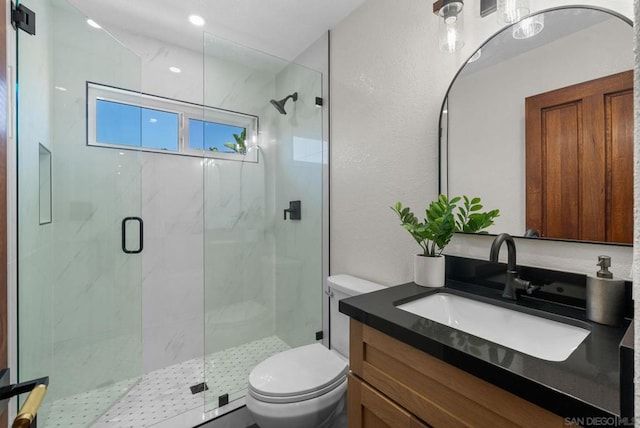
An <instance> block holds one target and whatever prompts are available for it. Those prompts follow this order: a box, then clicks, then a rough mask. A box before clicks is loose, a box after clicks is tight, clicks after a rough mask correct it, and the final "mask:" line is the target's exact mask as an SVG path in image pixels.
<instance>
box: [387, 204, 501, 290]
mask: <svg viewBox="0 0 640 428" xmlns="http://www.w3.org/2000/svg"><path fill="white" fill-rule="evenodd" d="M482 208H483V206H482V205H481V204H480V198H472V199H469V198H468V197H467V196H456V197H454V198H452V199H448V198H447V197H446V196H445V195H439V196H438V199H437V200H435V201H433V202H431V203H430V204H429V206H428V207H427V209H426V212H425V218H424V221H422V222H420V221H419V220H418V218H417V217H416V216H415V215H414V214H413V212H411V209H410V208H409V207H403V206H402V203H401V202H398V203H397V204H396V205H395V206H394V207H391V209H392V210H393V211H395V212H396V213H397V214H398V216H399V217H400V221H401V225H402V227H403V228H404V229H405V230H406V231H407V232H409V234H410V235H411V237H413V239H414V240H415V241H416V242H417V243H418V245H420V248H422V253H421V254H417V255H416V257H415V259H414V282H415V283H416V284H418V285H423V286H427V287H442V286H443V285H444V276H445V272H444V268H445V261H444V257H443V256H442V251H443V250H444V248H445V247H446V246H447V244H448V243H449V242H450V241H451V238H452V237H453V234H454V233H455V232H470V233H476V232H482V231H483V230H484V229H486V228H487V227H489V226H491V225H492V224H493V220H494V219H495V218H496V217H498V216H499V215H500V211H499V210H490V211H485V212H480V210H481V209H482ZM485 233H486V232H485Z"/></svg>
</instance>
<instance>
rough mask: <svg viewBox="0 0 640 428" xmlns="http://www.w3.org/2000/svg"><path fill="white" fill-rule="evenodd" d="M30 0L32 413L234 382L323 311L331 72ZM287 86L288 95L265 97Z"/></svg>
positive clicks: (23, 184) (98, 407) (22, 115)
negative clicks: (38, 401) (37, 380)
mask: <svg viewBox="0 0 640 428" xmlns="http://www.w3.org/2000/svg"><path fill="white" fill-rule="evenodd" d="M21 3H24V4H25V5H26V6H27V7H29V8H30V9H33V10H35V11H36V12H37V14H38V28H37V35H36V36H29V35H26V34H24V33H19V34H18V36H17V38H18V46H17V55H18V58H17V63H18V64H17V65H18V78H17V80H18V85H17V86H18V88H17V122H18V128H17V129H18V131H17V150H16V152H17V160H16V162H17V183H18V198H17V200H18V202H17V205H18V206H17V207H16V209H17V212H18V225H17V231H18V249H17V256H18V257H17V258H18V266H17V276H18V348H19V349H18V354H19V355H18V364H19V366H18V377H19V380H26V379H30V378H34V377H39V376H50V379H51V380H50V389H49V392H48V394H47V398H46V401H45V405H44V410H43V411H42V413H41V414H40V418H39V420H40V424H41V425H42V426H44V427H48V426H57V425H61V426H67V427H76V426H78V427H88V426H94V425H95V426H101V427H102V426H121V425H127V424H129V425H133V426H153V425H156V424H158V423H161V422H163V421H166V420H170V419H171V418H172V417H174V416H177V415H179V414H181V413H185V412H189V411H192V412H193V411H195V412H200V413H202V412H204V411H208V410H212V409H215V408H217V407H219V406H221V405H224V404H225V403H227V402H230V401H233V400H236V399H238V398H241V397H242V396H244V394H245V393H246V388H247V378H248V373H249V371H250V370H251V369H252V368H253V367H254V366H255V365H256V364H257V363H259V362H260V361H261V360H263V359H264V358H266V357H268V356H269V355H272V354H274V353H276V352H279V351H282V350H285V349H289V348H290V347H295V346H299V345H303V344H308V343H312V342H314V341H316V332H319V331H321V330H322V309H321V302H322V263H323V260H322V209H323V200H322V195H323V190H322V189H323V186H324V183H323V174H322V171H323V164H324V163H326V160H327V157H326V152H325V151H324V150H323V147H324V144H323V135H322V111H321V109H318V108H316V106H315V97H319V96H321V94H322V76H321V73H319V72H318V71H315V70H311V69H309V68H306V67H302V66H300V65H296V64H293V63H290V62H288V61H283V60H281V59H278V58H274V57H272V56H270V55H267V54H264V53H262V52H258V51H255V50H252V49H248V48H246V47H243V46H239V45H237V44H235V43H232V42H230V41H227V40H222V39H220V38H217V37H215V36H213V35H211V34H203V43H202V44H201V45H199V46H178V45H176V44H174V43H172V42H171V41H169V40H157V39H152V38H149V37H146V36H145V35H143V34H139V33H137V32H136V30H135V29H127V28H124V29H123V28H117V27H113V28H110V27H109V26H108V25H103V27H102V28H95V27H94V26H91V25H88V23H87V16H86V15H84V14H83V13H81V12H80V11H78V10H77V9H76V8H74V7H72V6H70V5H69V4H68V3H67V2H66V1H64V0H47V1H44V2H36V1H35V0H34V1H23V2H21ZM94 20H97V19H96V18H95V17H94ZM176 64H179V65H180V69H181V73H175V72H172V71H169V67H170V66H176ZM294 92H297V94H298V97H297V101H295V102H292V101H289V102H288V103H287V105H286V112H287V114H281V113H280V112H279V111H278V110H277V109H275V108H274V106H273V105H272V104H271V103H270V100H280V99H282V98H284V97H286V96H287V95H290V94H292V93H294ZM174 116H175V118H176V124H175V125H174V124H173V122H172V121H173V117H174ZM254 124H255V125H254ZM225 127H227V128H228V131H229V132H228V134H225V135H224V136H220V135H219V134H220V133H221V131H220V129H222V128H225ZM174 131H175V135H176V145H175V148H174V147H173V146H171V144H170V143H166V141H165V140H167V139H169V140H170V139H172V138H173V132H174ZM160 141H162V142H160ZM292 201H294V202H295V201H300V204H301V219H300V220H292V219H290V216H288V215H287V213H286V212H285V210H286V209H288V208H289V207H290V202H292ZM283 217H286V218H284V219H283ZM131 414H135V415H136V416H135V417H132V416H131Z"/></svg>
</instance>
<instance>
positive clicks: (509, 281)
mask: <svg viewBox="0 0 640 428" xmlns="http://www.w3.org/2000/svg"><path fill="white" fill-rule="evenodd" d="M503 242H506V243H507V252H508V256H507V278H506V281H505V283H504V291H503V292H502V297H504V298H505V299H511V300H516V299H517V298H518V296H517V293H516V290H524V291H525V292H526V293H527V294H531V293H533V292H534V291H535V290H537V289H538V288H540V287H539V286H536V285H531V282H529V281H525V280H524V279H520V278H518V272H517V271H516V243H515V241H514V240H513V237H512V236H511V235H509V234H508V233H501V234H500V235H498V236H496V239H494V240H493V243H492V244H491V253H490V254H489V261H491V262H492V263H497V262H498V254H499V253H500V247H502V243H503Z"/></svg>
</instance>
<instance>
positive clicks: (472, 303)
mask: <svg viewBox="0 0 640 428" xmlns="http://www.w3.org/2000/svg"><path fill="white" fill-rule="evenodd" d="M397 308H398V309H402V310H403V311H407V312H411V313H412V314H416V315H418V316H421V317H423V318H427V319H430V320H432V321H435V322H437V323H440V324H444V325H447V326H449V327H452V328H455V329H456V330H461V331H464V332H465V333H469V334H472V335H474V336H477V337H481V338H483V339H486V340H489V341H491V342H494V343H498V344H500V345H503V346H506V347H508V348H511V349H515V350H516V351H520V352H523V353H525V354H528V355H531V356H533V357H537V358H541V359H543V360H548V361H564V360H566V359H567V358H569V355H571V353H572V352H573V351H574V350H575V349H576V348H577V347H578V345H580V343H582V341H583V340H584V339H585V338H586V337H587V336H588V335H589V333H590V331H589V330H587V329H584V328H581V327H576V326H573V325H568V324H563V323H560V322H557V321H553V320H549V319H546V318H540V317H537V316H534V315H529V314H525V313H522V312H518V311H513V310H511V309H506V308H503V307H500V306H494V305H492V304H489V303H484V302H479V301H476V300H472V299H467V298H465V297H460V296H457V295H454V294H449V293H435V294H431V295H429V296H426V297H423V298H420V299H417V300H414V301H412V302H409V303H404V304H402V305H398V306H397Z"/></svg>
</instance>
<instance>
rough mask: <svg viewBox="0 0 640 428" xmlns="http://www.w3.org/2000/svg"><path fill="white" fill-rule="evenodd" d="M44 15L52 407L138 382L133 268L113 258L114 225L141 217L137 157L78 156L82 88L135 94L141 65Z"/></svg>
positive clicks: (82, 141)
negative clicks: (98, 86) (47, 28)
mask: <svg viewBox="0 0 640 428" xmlns="http://www.w3.org/2000/svg"><path fill="white" fill-rule="evenodd" d="M52 10H53V16H52V20H51V23H52V28H51V33H50V40H51V44H50V46H49V56H50V58H51V61H52V71H53V74H52V80H53V82H52V85H51V86H50V87H49V88H48V90H49V91H51V94H52V103H51V105H50V106H49V107H50V109H51V111H52V115H53V117H52V131H53V138H52V159H53V180H52V182H53V218H54V222H53V223H52V229H53V265H52V271H51V280H50V281H49V283H50V286H51V287H52V290H53V291H52V299H51V302H50V304H51V306H52V308H53V324H52V329H51V333H50V334H51V343H52V345H53V349H52V353H51V355H52V372H51V373H50V374H51V376H52V389H53V390H54V391H56V392H57V394H55V395H54V396H53V397H52V398H54V397H55V398H61V397H65V396H68V395H72V394H77V393H78V392H79V391H87V390H91V389H94V388H96V387H100V386H103V385H105V384H109V383H111V382H114V381H119V380H123V379H127V378H134V377H136V376H139V375H140V374H141V373H142V363H141V362H142V347H141V343H140V331H141V316H140V313H141V302H142V290H141V287H140V280H141V260H140V257H138V256H128V255H126V254H124V253H123V252H122V251H120V250H119V248H120V222H121V220H122V219H123V218H124V217H126V216H139V215H140V213H141V202H140V200H141V191H142V181H141V178H142V177H141V174H140V154H139V153H137V152H133V151H119V150H110V149H102V148H95V147H87V146H86V122H85V119H84V118H85V116H86V113H85V110H86V97H85V91H86V86H85V85H86V81H93V82H100V83H104V84H107V85H113V86H118V87H124V88H129V89H132V90H140V87H141V83H140V82H141V61H140V59H139V57H138V56H137V55H135V54H134V53H133V52H131V51H129V50H127V49H124V48H123V46H122V45H121V44H120V43H118V42H117V41H115V40H114V39H113V38H111V37H110V36H109V35H107V34H106V33H104V32H102V31H94V30H93V29H92V28H90V27H88V26H87V25H86V23H85V20H84V19H83V17H82V16H80V15H79V14H77V13H75V12H74V11H72V10H69V9H67V8H65V7H64V6H62V5H60V4H58V6H55V7H53V8H52ZM56 87H58V88H64V89H65V90H60V89H56ZM55 398H54V399H55Z"/></svg>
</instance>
